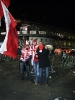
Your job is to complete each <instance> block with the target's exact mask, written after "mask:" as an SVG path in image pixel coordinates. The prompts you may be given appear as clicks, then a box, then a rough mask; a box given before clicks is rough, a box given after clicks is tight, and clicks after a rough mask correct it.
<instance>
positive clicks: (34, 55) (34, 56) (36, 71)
mask: <svg viewBox="0 0 75 100" xmlns="http://www.w3.org/2000/svg"><path fill="white" fill-rule="evenodd" d="M32 44H33V45H32V65H33V69H34V74H35V85H37V84H38V83H39V60H38V55H37V52H36V49H37V47H38V44H37V40H36V39H33V41H32Z"/></svg>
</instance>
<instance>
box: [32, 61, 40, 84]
mask: <svg viewBox="0 0 75 100" xmlns="http://www.w3.org/2000/svg"><path fill="white" fill-rule="evenodd" d="M33 64H34V73H35V81H36V82H37V83H39V62H35V61H34V62H33Z"/></svg>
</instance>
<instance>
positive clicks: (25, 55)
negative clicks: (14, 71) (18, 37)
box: [20, 41, 31, 81]
mask: <svg viewBox="0 0 75 100" xmlns="http://www.w3.org/2000/svg"><path fill="white" fill-rule="evenodd" d="M30 60H31V51H30V47H29V42H28V41H26V44H25V47H24V48H22V50H21V57H20V76H21V80H24V68H25V69H26V73H27V80H28V81H30Z"/></svg>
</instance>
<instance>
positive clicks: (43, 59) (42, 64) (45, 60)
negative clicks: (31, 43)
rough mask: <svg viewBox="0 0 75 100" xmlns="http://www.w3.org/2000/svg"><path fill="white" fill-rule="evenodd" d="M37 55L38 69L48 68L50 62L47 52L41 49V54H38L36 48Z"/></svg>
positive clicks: (38, 51) (38, 50)
mask: <svg viewBox="0 0 75 100" xmlns="http://www.w3.org/2000/svg"><path fill="white" fill-rule="evenodd" d="M36 52H37V53H38V58H39V68H46V67H49V66H50V62H49V57H48V55H49V50H48V49H45V48H43V50H42V52H40V49H39V48H37V51H36Z"/></svg>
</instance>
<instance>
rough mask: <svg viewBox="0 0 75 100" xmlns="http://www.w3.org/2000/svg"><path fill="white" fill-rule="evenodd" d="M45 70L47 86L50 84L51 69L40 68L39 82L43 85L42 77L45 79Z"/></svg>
mask: <svg viewBox="0 0 75 100" xmlns="http://www.w3.org/2000/svg"><path fill="white" fill-rule="evenodd" d="M43 69H44V70H45V78H46V80H45V84H48V82H49V67H46V68H39V82H40V84H42V77H43V75H42V74H43Z"/></svg>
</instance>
